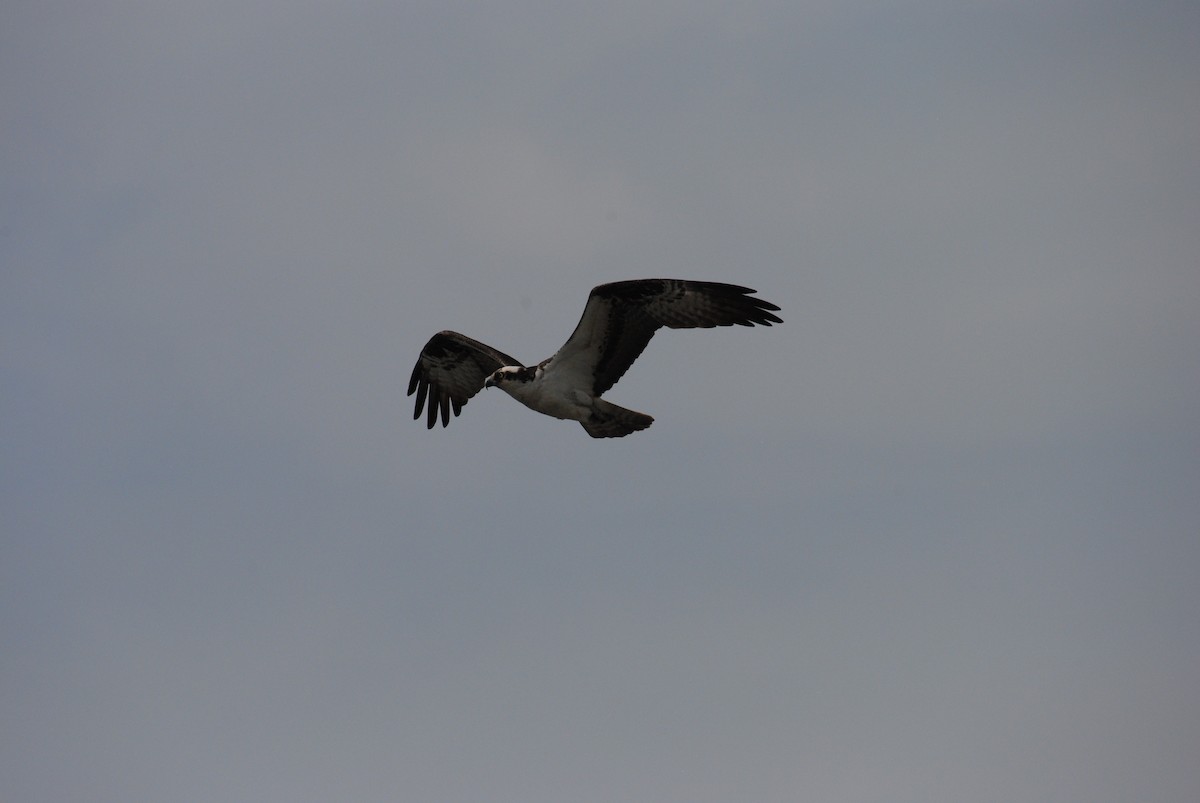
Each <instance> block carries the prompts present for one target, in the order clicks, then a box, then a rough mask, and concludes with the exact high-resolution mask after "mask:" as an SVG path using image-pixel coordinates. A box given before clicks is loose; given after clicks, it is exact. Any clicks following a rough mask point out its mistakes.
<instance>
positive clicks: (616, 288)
mask: <svg viewBox="0 0 1200 803" xmlns="http://www.w3.org/2000/svg"><path fill="white" fill-rule="evenodd" d="M754 292H756V291H755V290H751V289H750V288H748V287H738V286H737V285H732V284H720V283H717V282H693V281H687V280H683V279H636V280H633V281H628V282H614V283H612V284H602V285H600V286H599V287H595V288H593V289H592V292H591V294H589V295H588V300H587V305H586V306H584V308H583V317H582V318H580V319H579V324H578V325H577V326H576V327H575V331H574V332H572V333H571V336H570V337H569V338H567V342H566V343H564V344H563V346H562V348H560V349H559V350H558V351H557V352H555V353H554V356H552V357H550V358H549V359H546V360H542V361H541V362H540V363H538V364H537V365H532V366H528V367H526V366H524V365H522V364H521V363H520V362H519V361H518V360H515V359H513V358H512V357H510V356H508V355H507V354H505V353H504V352H502V351H497V350H496V349H494V348H492V347H491V346H489V345H486V344H484V343H480V342H479V341H478V340H472V339H471V338H469V337H467V336H466V335H460V334H459V333H458V332H451V331H443V332H438V333H437V334H436V335H434V336H433V337H431V338H430V339H429V342H428V343H426V344H425V348H423V349H421V356H420V358H418V360H417V364H416V367H414V368H413V372H412V378H411V379H409V381H408V394H407V395H409V396H411V395H413V394H414V393H416V394H417V406H416V410H415V411H414V413H413V418H414V419H419V418H420V417H421V409H422V408H423V407H426V401H428V403H429V404H428V407H427V408H426V409H427V417H426V422H427V428H428V429H433V425H434V423H435V422H436V421H437V418H438V411H439V410H440V411H441V417H442V426H443V427H444V426H446V425H447V424H449V423H450V411H451V410H453V411H454V414H455V415H458V414H459V413H460V412H461V411H462V407H463V405H464V404H466V403H467V400H468V399H470V398H471V397H472V396H474V395H475V394H476V393H478V392H479V391H480V390H481V389H483V388H485V387H497V388H500V389H501V390H503V391H504V392H505V393H507V394H508V395H509V396H512V397H513V398H514V399H516V400H517V401H519V402H521V404H524V405H525V406H526V407H528V408H530V409H531V410H537V411H538V412H539V413H544V414H546V415H550V416H554V417H555V418H561V419H568V420H571V421H578V422H579V423H580V424H582V425H583V428H584V429H585V430H587V433H588V434H589V435H591V436H592V437H593V438H621V437H624V436H625V435H628V434H629V433H631V432H637V431H638V430H642V429H645V428H646V427H648V426H650V424H652V423H653V422H654V419H653V418H651V417H650V416H648V415H646V414H645V413H639V412H635V411H633V410H627V409H625V408H624V407H618V406H617V405H615V404H612V403H611V402H608V401H605V400H604V399H601V398H600V396H601V394H603V393H604V392H605V391H606V390H608V389H609V388H611V387H612V386H613V385H614V384H616V382H617V380H618V379H620V378H621V376H622V375H624V373H625V371H626V370H628V369H629V366H630V365H632V364H633V361H634V360H636V359H637V358H638V355H640V354H641V353H642V350H643V349H645V348H646V344H647V343H649V342H650V338H651V337H653V336H654V333H655V332H656V331H657V330H658V329H659V328H661V327H663V326H668V327H670V328H672V329H695V328H701V329H709V328H712V327H714V326H732V325H734V324H737V325H738V326H753V325H754V324H756V323H757V324H762V325H763V326H770V325H771V324H772V323H783V320H782V319H781V318H778V317H777V316H775V315H772V314H771V311H772V310H778V309H779V307H777V306H775V305H774V304H772V303H770V302H768V301H764V300H762V299H761V298H754V297H752V296H751V295H750V294H751V293H754Z"/></svg>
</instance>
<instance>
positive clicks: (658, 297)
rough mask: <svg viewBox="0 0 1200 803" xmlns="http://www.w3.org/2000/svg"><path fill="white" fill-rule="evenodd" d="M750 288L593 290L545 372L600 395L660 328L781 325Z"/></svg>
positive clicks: (640, 285) (654, 284)
mask: <svg viewBox="0 0 1200 803" xmlns="http://www.w3.org/2000/svg"><path fill="white" fill-rule="evenodd" d="M754 292H756V291H754V290H751V289H750V288H748V287H739V286H737V285H734V284H721V283H719V282H693V281H688V280H686V279H636V280H634V281H629V282H614V283H612V284H602V285H600V286H599V287H596V288H594V289H593V290H592V292H591V295H589V296H588V300H587V306H585V307H584V308H583V317H582V318H580V319H579V324H578V325H577V326H576V327H575V331H574V332H573V333H572V334H571V337H570V338H568V339H567V342H566V343H564V344H563V347H562V348H561V349H559V350H558V353H557V354H555V355H554V357H553V358H552V359H551V361H550V363H549V364H548V365H547V366H546V370H547V372H550V371H554V372H555V373H558V372H562V374H563V375H572V376H575V377H578V378H579V380H580V384H581V385H582V386H584V387H587V386H589V385H590V387H591V391H592V393H593V394H594V395H596V396H599V395H600V394H601V393H604V392H605V391H606V390H608V389H609V388H611V387H612V386H613V385H615V384H616V382H617V380H618V379H620V378H621V377H622V375H624V373H625V372H626V371H627V370H628V369H629V366H630V365H633V361H634V360H636V359H637V358H638V355H640V354H641V353H642V351H643V350H644V349H645V348H646V344H647V343H649V342H650V338H651V337H653V336H654V333H655V332H656V331H658V329H659V328H661V327H663V326H667V327H670V328H671V329H695V328H701V329H708V328H710V327H713V326H733V325H735V324H736V325H738V326H754V325H755V324H761V325H763V326H770V325H771V324H772V323H783V320H782V319H781V318H779V317H777V316H775V315H772V314H771V313H772V311H776V310H778V309H779V307H777V306H775V305H774V304H772V303H770V302H769V301H764V300H763V299H761V298H754V297H752V296H751V295H750V294H751V293H754Z"/></svg>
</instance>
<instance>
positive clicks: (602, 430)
mask: <svg viewBox="0 0 1200 803" xmlns="http://www.w3.org/2000/svg"><path fill="white" fill-rule="evenodd" d="M579 423H580V424H582V425H583V428H584V429H586V430H587V434H589V435H591V436H592V437H593V438H623V437H625V436H626V435H628V434H629V433H631V432H637V431H638V430H641V429H645V428H646V427H648V426H650V425H651V424H653V423H654V419H653V418H651V417H650V416H648V415H646V414H645V413H639V412H637V411H635V410H627V409H625V408H624V407H618V406H617V405H615V404H613V403H611V402H606V401H605V400H604V399H596V400H595V401H594V402H592V414H591V415H590V416H588V418H587V419H585V420H583V421H580V422H579Z"/></svg>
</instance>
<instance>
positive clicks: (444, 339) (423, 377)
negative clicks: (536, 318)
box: [408, 330, 520, 429]
mask: <svg viewBox="0 0 1200 803" xmlns="http://www.w3.org/2000/svg"><path fill="white" fill-rule="evenodd" d="M505 365H520V363H519V362H517V361H516V360H514V359H513V358H512V357H510V356H508V355H507V354H505V353H504V352H502V351H497V350H496V349H494V348H492V347H491V346H489V345H487V344H486V343H480V342H479V341H478V340H472V339H471V338H469V337H467V336H466V335H460V334H459V333H458V332H451V331H449V330H447V331H444V332H438V333H437V334H436V335H434V336H433V337H431V338H429V342H428V343H426V344H425V348H423V349H421V356H420V358H418V359H417V364H416V366H414V367H413V372H412V378H411V379H409V380H408V395H409V396H411V395H413V393H416V394H417V406H416V409H415V410H414V411H413V418H414V419H417V418H420V417H421V408H422V407H424V406H425V401H426V399H427V398H428V400H429V407H428V415H427V417H426V426H427V428H428V429H433V425H434V422H436V421H437V417H438V410H441V413H442V426H443V427H444V426H446V425H447V424H449V423H450V410H451V409H453V410H454V414H455V415H458V414H459V413H460V412H461V411H462V407H463V405H464V404H466V403H467V399H469V398H471V397H472V396H474V395H475V394H476V393H478V392H479V391H480V390H481V389H482V388H483V382H484V380H486V379H487V378H488V377H489V376H491V375H492V373H493V372H495V370H496V369H497V368H500V367H503V366H505Z"/></svg>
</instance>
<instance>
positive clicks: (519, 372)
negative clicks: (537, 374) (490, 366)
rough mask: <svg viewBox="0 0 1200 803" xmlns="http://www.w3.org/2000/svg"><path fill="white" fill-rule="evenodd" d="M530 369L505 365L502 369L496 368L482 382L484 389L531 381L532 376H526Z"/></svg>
mask: <svg viewBox="0 0 1200 803" xmlns="http://www.w3.org/2000/svg"><path fill="white" fill-rule="evenodd" d="M529 371H530V369H528V368H522V367H521V366H519V365H506V366H504V367H503V368H497V369H496V370H495V371H493V372H492V375H491V376H489V377H488V378H487V379H485V380H484V381H483V386H484V387H485V388H493V387H496V386H497V385H503V384H505V383H506V382H524V381H528V380H529V379H532V378H533V377H532V376H527V374H528V373H529Z"/></svg>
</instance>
